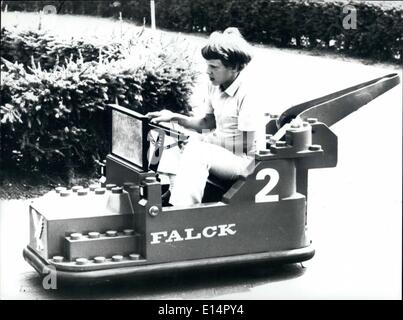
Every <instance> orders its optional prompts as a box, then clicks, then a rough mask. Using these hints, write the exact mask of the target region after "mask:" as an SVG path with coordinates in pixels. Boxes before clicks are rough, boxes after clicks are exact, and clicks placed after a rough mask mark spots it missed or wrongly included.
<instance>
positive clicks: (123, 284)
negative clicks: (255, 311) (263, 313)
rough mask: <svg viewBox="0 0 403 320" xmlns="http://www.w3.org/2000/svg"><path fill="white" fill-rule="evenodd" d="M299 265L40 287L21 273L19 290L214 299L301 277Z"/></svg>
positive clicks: (46, 295) (68, 295) (45, 295)
mask: <svg viewBox="0 0 403 320" xmlns="http://www.w3.org/2000/svg"><path fill="white" fill-rule="evenodd" d="M304 272H305V268H304V267H303V266H302V265H301V264H300V263H298V264H287V265H276V266H267V265H261V264H260V265H251V266H246V267H245V266H243V267H231V268H221V269H214V270H202V271H186V272H172V273H166V274H162V275H152V276H142V277H137V278H131V279H126V280H117V281H113V282H105V283H98V284H84V285H74V284H70V285H65V284H64V285H63V284H57V287H58V288H57V289H53V290H52V289H48V290H46V289H44V288H43V285H42V279H41V278H40V277H39V276H37V275H36V274H34V273H29V274H27V273H26V274H25V280H24V281H23V282H24V283H25V285H23V286H22V287H21V289H20V293H22V292H23V293H25V294H26V295H27V297H26V298H28V299H29V295H30V294H34V297H33V298H34V299H215V298H218V299H219V298H220V296H221V295H226V294H231V293H240V292H247V291H249V290H250V289H251V288H253V287H257V286H260V285H267V284H269V283H272V282H277V281H284V280H290V279H294V278H298V277H300V276H302V275H303V274H304Z"/></svg>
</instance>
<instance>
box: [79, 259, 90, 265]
mask: <svg viewBox="0 0 403 320" xmlns="http://www.w3.org/2000/svg"><path fill="white" fill-rule="evenodd" d="M87 263H88V259H86V258H77V259H76V264H78V265H84V264H87Z"/></svg>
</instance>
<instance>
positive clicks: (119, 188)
mask: <svg viewBox="0 0 403 320" xmlns="http://www.w3.org/2000/svg"><path fill="white" fill-rule="evenodd" d="M112 193H115V194H119V193H123V188H122V187H114V188H112Z"/></svg>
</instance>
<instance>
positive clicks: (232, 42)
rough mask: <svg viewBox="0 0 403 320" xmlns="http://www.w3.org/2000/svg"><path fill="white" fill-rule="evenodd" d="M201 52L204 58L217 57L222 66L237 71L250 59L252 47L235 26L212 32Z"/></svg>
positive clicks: (211, 58)
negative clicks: (236, 69)
mask: <svg viewBox="0 0 403 320" xmlns="http://www.w3.org/2000/svg"><path fill="white" fill-rule="evenodd" d="M201 52H202V55H203V58H204V59H206V60H213V59H219V60H221V62H222V64H223V65H224V66H226V67H230V68H238V70H239V71H241V70H242V69H243V68H244V67H245V66H246V65H247V64H248V63H249V62H250V61H251V60H252V49H251V47H250V45H249V44H248V42H247V41H246V40H245V39H244V38H243V37H242V35H241V33H240V32H239V30H238V29H237V28H227V29H225V31H224V32H220V31H215V32H213V33H212V34H211V35H210V38H209V40H208V42H207V44H206V45H205V46H204V47H203V48H202V50H201Z"/></svg>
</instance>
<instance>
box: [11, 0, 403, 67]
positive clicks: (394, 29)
mask: <svg viewBox="0 0 403 320" xmlns="http://www.w3.org/2000/svg"><path fill="white" fill-rule="evenodd" d="M5 3H7V4H8V6H9V9H10V10H22V9H25V10H28V11H30V10H35V11H38V10H40V9H41V8H43V6H44V5H45V4H53V5H55V6H56V7H58V8H59V12H60V13H73V14H93V15H101V16H115V17H117V16H118V15H119V12H122V13H123V17H124V18H125V19H132V20H135V21H137V22H139V23H142V22H143V19H144V18H146V20H147V23H149V22H150V19H149V18H148V17H150V8H149V6H150V1H149V0H137V1H18V3H13V2H12V1H5ZM62 3H63V5H61V4H62ZM155 3H156V20H157V26H158V27H159V28H165V29H170V30H176V31H184V32H203V33H211V32H212V31H214V30H224V29H225V28H226V27H228V26H237V27H239V28H240V29H241V30H242V33H243V34H244V36H245V37H246V39H247V40H250V41H253V42H257V43H264V44H271V45H275V46H278V47H294V48H299V49H301V48H306V49H319V50H330V51H334V52H341V53H344V54H346V55H349V56H354V57H360V58H368V59H375V60H380V61H385V62H392V63H400V64H401V63H402V62H403V56H402V53H401V48H402V30H403V15H402V8H401V7H387V6H379V5H374V4H371V3H370V2H369V1H365V2H359V1H354V2H351V4H352V5H353V6H354V7H355V8H356V10H357V23H358V25H357V29H355V30H354V29H350V30H345V29H344V28H343V27H342V21H343V18H344V17H345V15H346V14H345V13H343V7H344V6H345V5H346V2H323V1H306V0H305V1H284V0H281V1H267V0H220V1H216V0H155Z"/></svg>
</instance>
